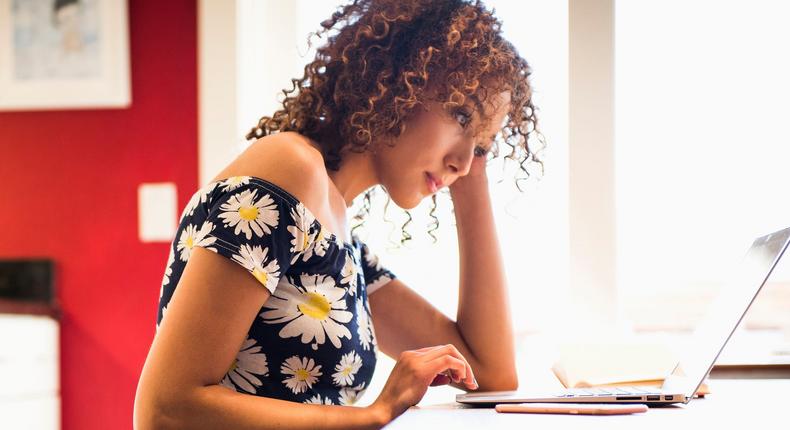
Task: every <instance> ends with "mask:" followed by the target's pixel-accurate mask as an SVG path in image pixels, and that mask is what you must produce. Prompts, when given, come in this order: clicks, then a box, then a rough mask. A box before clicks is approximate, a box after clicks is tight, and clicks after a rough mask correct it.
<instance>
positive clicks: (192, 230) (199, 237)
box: [176, 221, 217, 261]
mask: <svg viewBox="0 0 790 430" xmlns="http://www.w3.org/2000/svg"><path fill="white" fill-rule="evenodd" d="M213 229H214V224H212V223H210V222H208V221H206V222H204V223H203V225H201V226H200V230H198V229H197V226H196V225H195V224H189V225H187V227H186V228H185V229H184V230H183V231H181V236H180V237H179V239H178V245H177V246H176V249H177V250H178V251H180V254H179V258H181V261H189V256H190V255H191V254H192V248H194V247H196V246H201V247H208V246H209V245H211V244H213V243H214V242H216V241H217V238H216V237H213V236H210V237H206V235H208V234H209V233H210V232H211V230H213Z"/></svg>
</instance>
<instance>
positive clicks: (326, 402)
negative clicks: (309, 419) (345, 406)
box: [305, 394, 335, 405]
mask: <svg viewBox="0 0 790 430" xmlns="http://www.w3.org/2000/svg"><path fill="white" fill-rule="evenodd" d="M305 403H310V404H313V405H334V404H335V403H334V402H333V401H332V399H330V398H329V396H326V397H324V400H321V395H320V394H316V395H315V396H313V397H311V398H309V399H308V400H305Z"/></svg>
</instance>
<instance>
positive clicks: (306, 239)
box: [288, 202, 320, 264]
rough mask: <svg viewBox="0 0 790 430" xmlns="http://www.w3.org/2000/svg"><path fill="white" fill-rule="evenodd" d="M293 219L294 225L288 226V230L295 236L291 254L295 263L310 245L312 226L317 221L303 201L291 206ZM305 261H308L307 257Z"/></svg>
mask: <svg viewBox="0 0 790 430" xmlns="http://www.w3.org/2000/svg"><path fill="white" fill-rule="evenodd" d="M291 219H292V220H293V225H289V226H288V231H289V232H290V233H291V236H293V239H291V254H293V258H292V259H291V264H293V263H294V262H296V260H298V259H299V254H301V253H302V252H303V251H305V250H307V249H309V247H310V226H311V225H312V224H313V222H314V221H315V217H314V216H313V214H312V213H310V211H308V210H307V208H306V207H305V206H304V205H303V204H302V202H299V203H297V204H296V206H295V207H292V208H291ZM319 234H320V233H319ZM305 261H307V259H306V258H305Z"/></svg>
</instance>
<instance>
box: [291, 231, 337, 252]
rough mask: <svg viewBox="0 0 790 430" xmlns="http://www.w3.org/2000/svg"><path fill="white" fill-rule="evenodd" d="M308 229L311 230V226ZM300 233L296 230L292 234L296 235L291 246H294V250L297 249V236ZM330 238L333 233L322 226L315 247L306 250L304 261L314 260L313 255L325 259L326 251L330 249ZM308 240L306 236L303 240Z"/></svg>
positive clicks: (314, 242) (314, 243)
mask: <svg viewBox="0 0 790 430" xmlns="http://www.w3.org/2000/svg"><path fill="white" fill-rule="evenodd" d="M290 228H291V227H289V229H290ZM306 228H308V229H309V224H308V226H307V227H306ZM289 231H290V230H289ZM298 231H299V230H298V229H296V228H294V231H293V232H291V234H293V235H294V239H293V240H291V245H294V248H295V245H296V234H297V232H298ZM330 236H331V233H329V232H328V231H327V230H326V228H324V226H321V230H320V231H319V232H318V235H317V236H316V237H315V240H314V241H313V246H308V247H307V248H306V249H305V252H304V254H303V256H302V260H303V261H307V260H309V259H310V258H312V256H313V255H317V256H319V257H323V256H324V255H326V250H327V249H328V248H329V243H330V241H329V238H330ZM306 238H307V237H306V235H305V237H304V238H303V239H302V240H304V239H306ZM303 246H305V245H303ZM292 251H293V249H292Z"/></svg>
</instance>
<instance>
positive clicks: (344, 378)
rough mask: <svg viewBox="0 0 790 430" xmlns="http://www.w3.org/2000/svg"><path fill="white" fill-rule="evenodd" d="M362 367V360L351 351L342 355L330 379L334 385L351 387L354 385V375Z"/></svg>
mask: <svg viewBox="0 0 790 430" xmlns="http://www.w3.org/2000/svg"><path fill="white" fill-rule="evenodd" d="M360 367H362V358H361V357H360V356H359V355H357V353H356V351H351V352H349V353H348V354H344V355H343V357H341V358H340V362H339V363H337V364H336V365H335V370H336V372H335V373H333V374H332V379H334V381H335V385H338V386H343V385H351V384H353V383H354V375H356V374H357V372H358V371H359V368H360Z"/></svg>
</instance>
